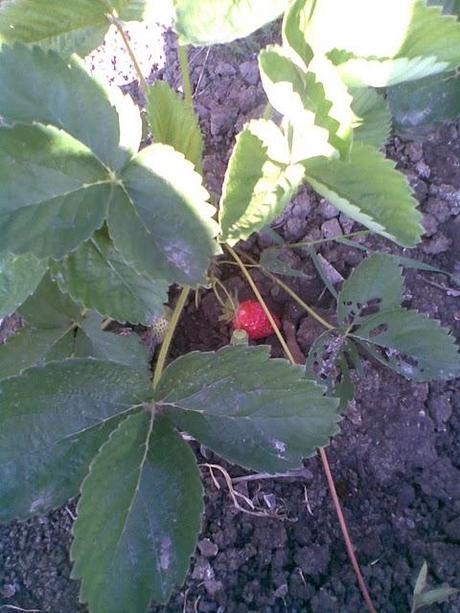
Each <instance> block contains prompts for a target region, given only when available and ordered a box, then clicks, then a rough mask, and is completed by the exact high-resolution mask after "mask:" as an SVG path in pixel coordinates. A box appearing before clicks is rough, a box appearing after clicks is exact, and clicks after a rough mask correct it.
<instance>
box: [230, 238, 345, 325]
mask: <svg viewBox="0 0 460 613" xmlns="http://www.w3.org/2000/svg"><path fill="white" fill-rule="evenodd" d="M226 247H227V245H226ZM246 257H247V258H248V260H249V261H250V262H251V263H252V264H253V265H254V264H256V263H257V262H256V261H255V260H254V259H253V258H252V257H251V256H250V255H247V256H246ZM260 270H261V271H262V272H263V274H264V275H265V276H266V277H269V278H270V279H271V280H272V281H273V282H274V283H276V284H277V285H279V286H280V287H281V288H282V289H284V291H285V292H286V293H287V294H289V296H291V298H292V299H293V300H295V301H296V302H297V304H298V305H299V306H301V307H302V308H303V309H305V311H307V313H308V314H309V315H311V317H313V319H316V321H317V322H318V323H320V324H322V325H323V326H324V327H325V328H327V329H328V330H335V327H334V326H333V325H332V324H330V323H329V322H328V321H326V320H325V319H323V318H322V317H321V315H319V314H318V313H317V312H316V311H315V310H314V309H312V308H311V306H309V305H308V304H307V303H306V302H304V301H303V300H302V298H301V297H300V296H298V295H297V294H296V292H295V291H294V290H293V289H291V288H290V287H289V285H286V283H284V281H281V279H278V277H277V276H275V275H274V274H272V273H271V272H269V271H268V270H265V269H264V268H263V266H261V267H260Z"/></svg>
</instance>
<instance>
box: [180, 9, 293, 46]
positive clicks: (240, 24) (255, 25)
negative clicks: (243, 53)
mask: <svg viewBox="0 0 460 613" xmlns="http://www.w3.org/2000/svg"><path fill="white" fill-rule="evenodd" d="M287 5H288V0H219V1H218V2H216V1H215V0H200V2H196V0H174V9H175V19H174V22H175V24H174V28H175V30H176V32H177V34H178V35H179V42H180V43H181V44H182V45H188V44H192V45H214V44H216V43H228V42H230V41H232V40H235V39H236V38H243V37H245V36H248V35H249V34H251V33H252V32H254V31H255V30H258V29H259V28H261V27H262V26H264V25H265V24H266V23H268V22H270V21H273V20H274V19H276V18H277V17H279V15H281V13H282V12H283V11H284V10H285V8H286V7H287Z"/></svg>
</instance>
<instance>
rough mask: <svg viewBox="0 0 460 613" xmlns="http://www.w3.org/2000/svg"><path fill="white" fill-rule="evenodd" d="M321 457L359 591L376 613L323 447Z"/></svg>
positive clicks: (371, 610) (320, 452) (320, 450)
mask: <svg viewBox="0 0 460 613" xmlns="http://www.w3.org/2000/svg"><path fill="white" fill-rule="evenodd" d="M319 455H320V458H321V463H322V465H323V470H324V473H325V475H326V479H327V484H328V486H329V491H330V493H331V498H332V502H333V504H334V509H335V513H336V515H337V519H338V520H339V524H340V529H341V531H342V535H343V540H344V541H345V547H346V548H347V553H348V557H349V559H350V562H351V565H352V566H353V570H354V571H355V575H356V579H357V581H358V585H359V589H360V590H361V594H362V596H363V599H364V602H365V603H366V607H367V608H368V610H369V611H370V613H375V609H374V605H373V604H372V600H371V597H370V596H369V591H368V589H367V585H366V582H365V581H364V577H363V575H362V573H361V569H360V567H359V562H358V560H357V558H356V554H355V548H354V546H353V542H352V540H351V537H350V533H349V532H348V526H347V522H346V520H345V517H344V514H343V511H342V505H341V504H340V500H339V497H338V495H337V490H336V488H335V483H334V477H333V476H332V472H331V467H330V465H329V460H328V459H327V455H326V451H325V449H323V448H322V447H321V448H320V449H319Z"/></svg>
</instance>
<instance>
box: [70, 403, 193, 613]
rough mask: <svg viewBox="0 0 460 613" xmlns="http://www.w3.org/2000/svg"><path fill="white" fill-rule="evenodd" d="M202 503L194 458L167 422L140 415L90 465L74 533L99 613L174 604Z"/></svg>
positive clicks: (79, 564)
mask: <svg viewBox="0 0 460 613" xmlns="http://www.w3.org/2000/svg"><path fill="white" fill-rule="evenodd" d="M202 496H203V493H202V487H201V483H200V475H199V471H198V467H197V465H196V460H195V456H194V454H193V452H192V451H191V449H190V448H189V447H188V445H187V444H186V443H185V442H184V441H183V440H182V438H181V436H180V435H179V434H178V433H176V432H175V431H174V429H173V428H172V426H171V424H170V423H169V422H168V421H167V420H166V419H163V418H154V416H153V414H151V413H145V412H141V413H138V414H136V415H133V416H131V417H128V418H127V419H126V420H124V421H123V422H122V423H121V424H120V425H119V427H118V429H117V430H115V431H114V432H113V434H112V435H111V437H110V439H109V441H108V442H107V443H106V444H105V445H104V446H103V447H102V448H101V450H100V451H99V453H98V455H97V456H96V458H95V459H94V461H93V463H92V464H91V468H90V472H89V475H88V477H87V478H86V479H85V481H84V483H83V486H82V491H81V498H80V502H79V504H78V519H77V521H76V522H75V524H74V528H73V533H74V542H73V545H72V549H71V557H72V560H73V561H74V568H73V576H74V577H75V578H81V580H82V587H81V592H80V598H81V599H82V601H84V602H87V603H88V605H89V608H90V610H91V612H92V613H106V612H107V611H110V612H111V613H125V612H126V611H146V610H147V608H148V606H149V603H150V601H151V600H152V599H153V598H154V599H155V600H157V601H159V602H166V601H167V600H168V598H169V596H170V594H171V591H172V589H173V587H174V585H175V584H177V583H182V581H183V580H184V578H185V573H186V572H187V569H188V565H189V561H190V556H191V555H192V553H193V552H194V549H195V546H196V542H197V537H198V533H199V531H200V527H201V514H202V511H203V501H202ZM95 543H97V547H95V546H94V544H95Z"/></svg>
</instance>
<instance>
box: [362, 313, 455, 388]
mask: <svg viewBox="0 0 460 613" xmlns="http://www.w3.org/2000/svg"><path fill="white" fill-rule="evenodd" d="M353 337H354V338H356V339H358V340H360V341H364V344H363V346H364V347H365V348H367V349H368V350H369V349H370V350H371V352H372V355H373V356H374V357H375V358H377V359H378V360H379V361H380V362H381V363H382V364H385V365H386V366H388V367H389V368H392V369H393V370H395V371H396V372H398V373H400V374H401V375H403V376H404V377H406V378H407V379H412V380H414V381H430V380H432V379H441V380H446V379H454V378H455V377H457V376H458V375H459V374H460V355H459V353H458V350H457V346H456V345H455V340H454V338H453V337H452V336H451V335H450V334H449V332H448V331H447V330H446V329H445V328H442V327H441V326H440V324H439V322H438V321H435V320H433V319H429V318H428V317H426V316H425V315H422V314H420V313H417V311H408V310H405V309H393V310H389V311H382V312H380V313H378V314H377V315H369V316H367V317H365V318H363V319H362V321H361V323H360V325H359V326H358V328H357V329H356V330H354V331H353Z"/></svg>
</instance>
